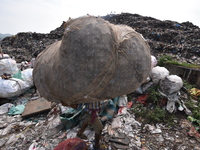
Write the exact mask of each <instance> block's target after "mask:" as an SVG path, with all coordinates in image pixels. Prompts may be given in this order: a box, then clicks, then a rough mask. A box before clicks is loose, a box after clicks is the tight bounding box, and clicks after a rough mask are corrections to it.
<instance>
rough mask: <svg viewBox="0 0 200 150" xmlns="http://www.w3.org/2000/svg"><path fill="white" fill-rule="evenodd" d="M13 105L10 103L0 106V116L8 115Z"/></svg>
mask: <svg viewBox="0 0 200 150" xmlns="http://www.w3.org/2000/svg"><path fill="white" fill-rule="evenodd" d="M13 106H14V105H13V104H11V103H5V104H3V105H1V106H0V115H2V114H6V113H8V111H9V109H10V108H11V107H13Z"/></svg>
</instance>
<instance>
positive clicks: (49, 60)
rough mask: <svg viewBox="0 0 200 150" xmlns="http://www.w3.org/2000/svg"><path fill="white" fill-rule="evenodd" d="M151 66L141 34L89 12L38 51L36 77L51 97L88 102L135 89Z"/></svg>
mask: <svg viewBox="0 0 200 150" xmlns="http://www.w3.org/2000/svg"><path fill="white" fill-rule="evenodd" d="M150 70H151V55H150V48H149V46H148V44H147V42H146V41H145V40H144V39H143V37H142V36H141V34H139V33H137V32H135V31H134V30H133V29H132V28H130V27H128V26H125V25H113V24H110V23H109V22H107V21H105V20H103V19H102V18H96V17H91V16H87V17H81V18H78V19H75V20H71V21H68V22H67V23H66V30H65V33H64V36H63V38H62V40H61V41H58V42H55V43H54V44H52V45H51V46H49V47H48V48H46V49H45V50H44V51H43V52H42V53H40V54H39V55H38V57H37V59H36V62H35V68H34V70H33V81H34V83H35V86H36V87H37V89H38V91H39V92H40V94H41V95H42V96H43V97H45V98H46V99H48V100H49V101H56V102H60V101H63V102H66V103H68V104H71V103H86V102H93V101H101V100H105V99H109V98H114V97H117V96H121V95H124V94H129V93H131V92H133V91H134V90H135V89H136V88H137V87H139V86H140V85H141V84H142V83H143V82H144V81H146V79H147V77H148V75H149V72H150Z"/></svg>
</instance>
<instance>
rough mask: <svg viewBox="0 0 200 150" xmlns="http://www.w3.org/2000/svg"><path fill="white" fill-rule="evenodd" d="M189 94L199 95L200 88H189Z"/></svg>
mask: <svg viewBox="0 0 200 150" xmlns="http://www.w3.org/2000/svg"><path fill="white" fill-rule="evenodd" d="M190 94H191V95H193V96H200V90H199V89H196V88H192V89H190Z"/></svg>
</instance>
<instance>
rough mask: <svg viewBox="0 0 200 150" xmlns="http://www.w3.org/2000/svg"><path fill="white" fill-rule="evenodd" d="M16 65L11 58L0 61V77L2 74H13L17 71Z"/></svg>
mask: <svg viewBox="0 0 200 150" xmlns="http://www.w3.org/2000/svg"><path fill="white" fill-rule="evenodd" d="M18 70H19V69H18V67H17V63H16V61H15V60H13V59H11V58H5V59H0V76H1V75H3V74H4V73H7V74H11V75H13V74H15V73H16V72H17V71H18Z"/></svg>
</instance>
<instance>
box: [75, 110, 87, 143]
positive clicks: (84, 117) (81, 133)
mask: <svg viewBox="0 0 200 150" xmlns="http://www.w3.org/2000/svg"><path fill="white" fill-rule="evenodd" d="M89 118H90V115H89V114H88V113H87V112H85V113H84V114H82V116H81V119H83V120H84V122H83V124H82V126H81V128H80V130H79V131H78V133H77V136H78V137H80V138H81V139H87V137H86V136H85V135H84V134H83V132H84V131H85V129H86V128H87V127H88V126H89V120H90V119H89Z"/></svg>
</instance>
